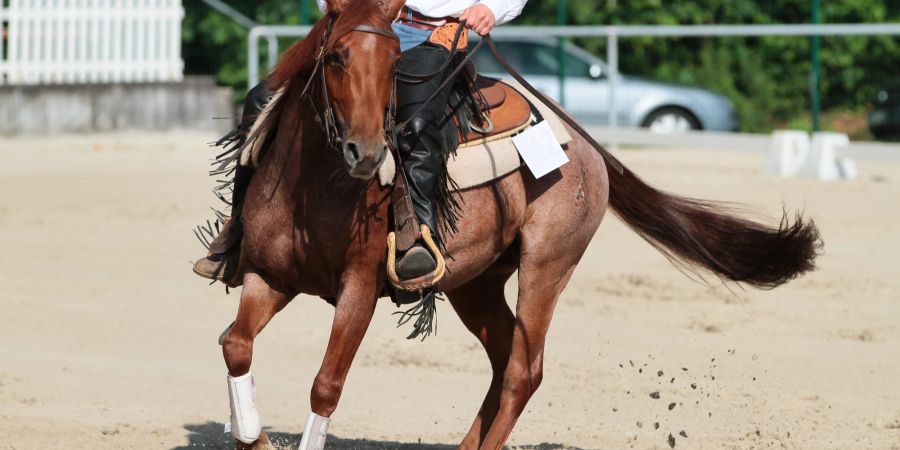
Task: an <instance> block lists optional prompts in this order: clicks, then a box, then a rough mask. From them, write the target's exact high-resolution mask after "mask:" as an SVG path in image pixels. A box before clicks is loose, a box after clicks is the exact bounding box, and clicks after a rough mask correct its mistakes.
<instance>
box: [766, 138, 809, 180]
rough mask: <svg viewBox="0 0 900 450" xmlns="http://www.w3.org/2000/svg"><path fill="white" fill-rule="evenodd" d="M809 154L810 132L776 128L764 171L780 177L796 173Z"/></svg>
mask: <svg viewBox="0 0 900 450" xmlns="http://www.w3.org/2000/svg"><path fill="white" fill-rule="evenodd" d="M808 156H809V134H807V133H806V132H805V131H796V130H775V131H774V132H773V133H772V140H771V141H770V143H769V156H768V158H766V163H765V165H764V166H763V173H765V174H766V175H775V176H780V177H790V176H793V175H796V174H797V173H798V172H799V171H800V168H801V167H802V166H803V162H804V161H805V160H806V158H807V157H808Z"/></svg>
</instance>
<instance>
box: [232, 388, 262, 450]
mask: <svg viewBox="0 0 900 450" xmlns="http://www.w3.org/2000/svg"><path fill="white" fill-rule="evenodd" d="M228 398H229V399H230V400H231V435H232V436H234V438H235V439H237V440H239V441H241V442H243V443H245V444H252V443H254V442H256V440H257V439H259V434H260V433H261V432H262V425H261V422H260V420H259V411H257V410H256V402H255V398H256V386H255V385H254V384H253V376H252V375H250V372H247V374H246V375H241V376H239V377H236V378H232V377H231V376H229V377H228Z"/></svg>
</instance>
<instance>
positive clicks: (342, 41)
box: [323, 0, 405, 180]
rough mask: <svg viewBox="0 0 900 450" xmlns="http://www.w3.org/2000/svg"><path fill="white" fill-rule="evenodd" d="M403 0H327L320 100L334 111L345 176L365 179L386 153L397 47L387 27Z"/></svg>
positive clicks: (395, 38)
mask: <svg viewBox="0 0 900 450" xmlns="http://www.w3.org/2000/svg"><path fill="white" fill-rule="evenodd" d="M404 3H405V1H404V0H389V1H388V0H385V1H375V2H372V1H371V0H344V1H341V0H328V14H329V15H330V16H331V20H333V23H332V31H331V38H330V40H329V42H328V44H327V45H326V46H325V48H324V57H323V64H324V67H323V74H324V77H325V82H324V84H325V89H326V93H327V98H326V101H329V102H330V106H331V108H332V109H333V111H334V120H335V125H336V130H335V131H336V132H337V133H339V136H338V137H340V142H341V145H340V146H341V147H342V148H340V150H341V151H342V153H343V157H344V162H345V163H346V165H347V170H348V171H349V172H350V175H351V176H353V177H356V178H361V179H366V180H368V179H371V178H372V177H373V176H374V175H375V173H376V172H377V170H378V167H379V166H380V165H381V163H382V162H383V161H384V159H385V157H386V155H387V152H388V146H387V138H386V130H385V124H386V123H388V122H387V121H386V115H388V114H390V113H391V103H392V102H393V89H394V71H395V68H396V63H397V61H398V60H399V59H400V46H399V42H398V40H397V37H396V36H395V35H394V34H393V32H392V31H391V22H392V20H393V19H394V18H395V17H396V16H397V14H398V13H399V11H400V8H401V7H402V6H403V4H404Z"/></svg>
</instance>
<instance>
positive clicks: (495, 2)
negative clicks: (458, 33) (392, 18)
mask: <svg viewBox="0 0 900 450" xmlns="http://www.w3.org/2000/svg"><path fill="white" fill-rule="evenodd" d="M316 1H317V2H318V4H319V9H320V10H322V11H325V0H316ZM527 1H528V0H449V1H448V0H408V1H407V2H406V6H407V7H409V9H411V10H413V11H417V12H419V14H423V15H426V16H428V17H459V16H461V15H462V13H463V11H465V10H466V9H468V8H469V7H471V6H475V5H484V6H487V7H488V8H490V10H491V12H493V13H494V17H495V18H496V19H497V25H500V24H504V23H506V22H509V21H510V20H513V19H515V18H516V17H518V16H519V14H521V13H522V8H524V7H525V2H527Z"/></svg>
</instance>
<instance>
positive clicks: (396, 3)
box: [384, 0, 406, 20]
mask: <svg viewBox="0 0 900 450" xmlns="http://www.w3.org/2000/svg"><path fill="white" fill-rule="evenodd" d="M405 4H406V0H388V1H387V2H385V6H384V12H385V15H386V16H387V17H388V18H390V19H391V20H394V19H396V18H397V16H399V15H400V9H402V8H403V5H405Z"/></svg>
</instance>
